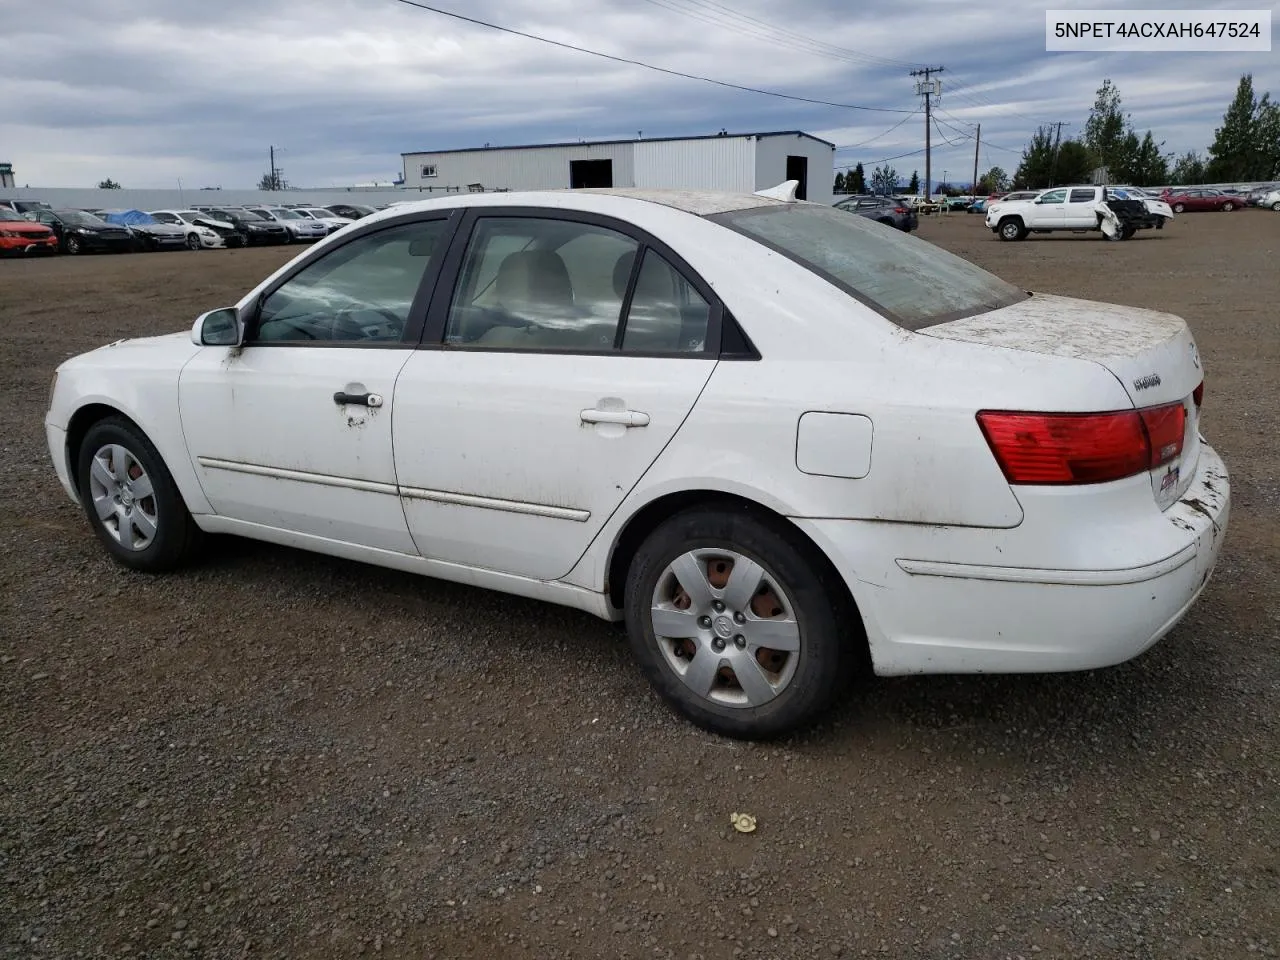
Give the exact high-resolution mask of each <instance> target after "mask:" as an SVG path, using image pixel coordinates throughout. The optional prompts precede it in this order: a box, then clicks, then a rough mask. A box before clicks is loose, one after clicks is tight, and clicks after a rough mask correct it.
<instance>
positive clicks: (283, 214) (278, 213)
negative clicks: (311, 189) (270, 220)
mask: <svg viewBox="0 0 1280 960" xmlns="http://www.w3.org/2000/svg"><path fill="white" fill-rule="evenodd" d="M271 214H272V216H274V217H277V218H279V219H280V220H305V219H306V218H305V217H300V216H298V215H297V214H296V213H294V212H293V211H292V210H285V209H284V208H283V207H281V208H279V209H273V210H272V211H271Z"/></svg>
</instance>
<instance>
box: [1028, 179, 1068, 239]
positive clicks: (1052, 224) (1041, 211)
mask: <svg viewBox="0 0 1280 960" xmlns="http://www.w3.org/2000/svg"><path fill="white" fill-rule="evenodd" d="M1066 225H1067V191H1066V188H1065V187H1064V188H1063V189H1061V190H1050V191H1049V192H1048V193H1045V194H1042V195H1041V196H1040V198H1039V199H1038V200H1036V202H1035V223H1034V224H1030V226H1031V227H1032V228H1033V229H1034V228H1036V227H1045V228H1050V229H1061V228H1063V227H1065V226H1066Z"/></svg>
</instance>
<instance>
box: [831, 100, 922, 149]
mask: <svg viewBox="0 0 1280 960" xmlns="http://www.w3.org/2000/svg"><path fill="white" fill-rule="evenodd" d="M919 112H920V108H919V107H917V108H916V109H915V110H912V111H911V112H910V113H909V114H907V115H906V116H905V117H903V118H902V119H901V120H899V121H898V122H897V123H895V124H894V125H893V126H892V127H890V128H889V129H888V130H885V131H884V132H883V133H877V134H876V135H875V136H874V137H872V138H871V139H870V140H863V141H862V142H861V143H848V144H845V145H844V146H841V147H836V150H856V149H857V148H858V147H865V146H866V145H867V144H868V143H875V142H876V141H877V140H879V139H880V138H881V137H887V136H888V135H889V134H891V133H893V131H895V130H897V129H898V128H899V127H900V126H902V125H903V124H904V123H906V122H907V121H908V120H910V119H911V118H912V117H914V116H915V115H916V114H917V113H919Z"/></svg>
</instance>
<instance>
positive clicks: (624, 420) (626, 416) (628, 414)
mask: <svg viewBox="0 0 1280 960" xmlns="http://www.w3.org/2000/svg"><path fill="white" fill-rule="evenodd" d="M579 416H580V417H582V422H583V423H620V424H622V425H623V426H624V427H647V426H648V425H649V415H648V414H647V413H641V412H640V411H639V410H583V411H582V413H580V414H579Z"/></svg>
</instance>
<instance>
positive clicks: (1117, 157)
mask: <svg viewBox="0 0 1280 960" xmlns="http://www.w3.org/2000/svg"><path fill="white" fill-rule="evenodd" d="M1099 168H1105V169H1106V171H1107V179H1108V180H1109V181H1110V182H1111V183H1127V184H1132V185H1133V186H1137V187H1146V186H1165V185H1187V184H1196V183H1230V182H1236V181H1238V182H1251V181H1265V180H1280V101H1275V100H1272V99H1271V94H1270V93H1269V92H1265V93H1263V94H1262V95H1261V96H1258V94H1257V93H1256V92H1255V90H1254V87H1253V74H1251V73H1246V74H1244V75H1243V76H1241V78H1240V82H1239V84H1238V85H1237V87H1236V94H1235V97H1234V98H1233V99H1232V101H1231V104H1230V106H1228V107H1227V111H1226V113H1225V114H1223V117H1222V125H1221V126H1219V127H1217V128H1216V129H1215V130H1214V137H1213V143H1211V144H1210V145H1209V147H1208V149H1207V151H1205V152H1204V153H1203V154H1202V153H1201V152H1200V151H1198V150H1188V151H1187V152H1185V153H1183V154H1181V155H1176V154H1174V153H1172V152H1165V150H1164V141H1163V140H1161V141H1158V142H1157V140H1156V138H1155V134H1154V133H1153V132H1152V131H1151V130H1147V131H1146V132H1145V133H1143V134H1142V136H1139V135H1138V132H1137V130H1135V129H1134V126H1133V121H1132V119H1131V117H1130V116H1129V115H1128V114H1126V113H1125V112H1124V110H1123V106H1122V101H1121V98H1120V91H1119V89H1118V88H1117V87H1116V85H1115V84H1114V83H1112V82H1111V79H1110V78H1109V77H1108V78H1106V79H1104V80H1103V81H1102V86H1100V87H1099V88H1098V92H1097V95H1096V96H1095V98H1094V101H1093V109H1092V110H1090V112H1089V118H1088V120H1087V121H1085V125H1084V131H1083V135H1082V136H1081V137H1079V138H1075V137H1068V138H1066V139H1062V138H1061V127H1060V126H1058V125H1056V124H1055V125H1053V126H1041V127H1039V128H1037V129H1036V132H1035V133H1034V134H1032V136H1031V140H1030V142H1029V143H1028V144H1027V145H1026V147H1025V148H1024V149H1023V151H1022V158H1021V162H1020V163H1019V164H1018V167H1017V170H1016V171H1015V172H1014V173H1013V175H1012V176H1010V175H1009V174H1007V173H1006V172H1005V171H1004V170H1003V169H1002V168H1000V167H998V166H997V167H992V168H991V169H989V170H988V171H987V172H986V173H984V174H983V175H982V176H981V177H979V178H978V182H977V184H974V185H972V187H971V189H972V192H973V193H974V194H977V195H979V196H981V195H984V194H990V193H1000V192H1003V191H1005V190H1008V189H1010V188H1014V189H1025V190H1041V189H1044V188H1045V187H1049V186H1053V185H1055V184H1065V183H1091V182H1092V181H1093V175H1094V171H1096V170H1098V169H1099ZM900 181H901V178H900V177H899V176H898V173H897V171H896V170H894V169H893V168H892V167H890V166H888V164H885V165H883V166H880V167H877V168H876V169H875V171H874V173H873V174H872V176H871V179H870V181H868V180H867V178H866V174H865V172H864V170H863V167H862V164H861V163H859V164H858V165H857V166H855V167H854V168H853V169H852V170H850V171H849V173H848V174H844V173H837V174H836V179H835V192H836V193H867V192H871V193H893V192H895V191H897V190H898V188H899V185H900ZM868 186H870V188H871V189H870V190H869V191H868ZM908 189H909V192H911V193H916V192H917V191H918V189H919V177H918V176H917V175H916V174H915V173H913V174H912V175H911V185H910V187H909V188H908ZM935 192H937V193H955V192H956V191H955V190H954V189H953V188H951V187H950V186H949V185H947V184H942V185H940V186H939V187H938V189H937V190H936V191H935Z"/></svg>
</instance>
